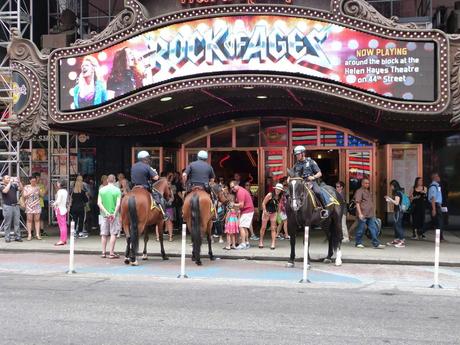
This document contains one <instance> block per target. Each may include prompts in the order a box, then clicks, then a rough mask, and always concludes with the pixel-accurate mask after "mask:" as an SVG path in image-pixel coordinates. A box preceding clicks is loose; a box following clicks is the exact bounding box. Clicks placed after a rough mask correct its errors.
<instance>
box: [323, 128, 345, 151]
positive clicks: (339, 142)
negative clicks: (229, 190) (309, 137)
mask: <svg viewBox="0 0 460 345" xmlns="http://www.w3.org/2000/svg"><path fill="white" fill-rule="evenodd" d="M320 140H321V146H340V147H342V146H344V145H345V134H344V133H343V132H340V131H335V130H332V129H328V128H321V136H320Z"/></svg>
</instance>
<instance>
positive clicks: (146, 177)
mask: <svg viewBox="0 0 460 345" xmlns="http://www.w3.org/2000/svg"><path fill="white" fill-rule="evenodd" d="M149 163H150V154H149V153H148V152H147V151H140V152H139V153H138V154H137V163H135V164H134V165H133V166H132V167H131V182H132V183H133V185H134V186H142V187H144V188H145V189H147V190H148V191H149V192H151V193H152V197H153V200H155V202H156V203H157V205H159V207H160V208H161V211H162V213H163V216H164V217H165V216H166V213H165V212H164V211H165V201H164V198H163V196H162V195H161V194H160V192H158V191H157V190H156V189H153V191H152V186H151V181H152V180H153V181H158V179H159V178H160V176H159V175H158V172H157V171H156V170H155V169H153V168H152V167H151V166H150V164H149Z"/></svg>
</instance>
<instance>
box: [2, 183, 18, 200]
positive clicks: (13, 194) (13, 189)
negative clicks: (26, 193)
mask: <svg viewBox="0 0 460 345" xmlns="http://www.w3.org/2000/svg"><path fill="white" fill-rule="evenodd" d="M5 188H6V185H2V186H0V191H1V192H2V197H3V204H5V205H9V206H11V205H17V203H18V185H17V184H15V183H14V184H13V183H12V184H11V185H10V190H9V191H8V193H3V190H4V189H5Z"/></svg>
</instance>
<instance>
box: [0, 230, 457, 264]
mask: <svg viewBox="0 0 460 345" xmlns="http://www.w3.org/2000/svg"><path fill="white" fill-rule="evenodd" d="M47 232H48V233H49V234H50V235H51V236H47V237H43V240H42V241H39V240H35V239H33V240H32V241H26V240H25V239H23V240H24V242H11V243H5V241H4V239H3V238H1V239H0V252H7V251H14V252H21V251H23V252H42V253H63V254H64V253H67V252H68V250H69V249H68V245H67V246H60V247H55V246H54V245H53V244H54V243H55V242H57V241H58V237H57V229H55V228H51V229H49V230H48V231H47ZM392 232H393V231H392V229H389V228H388V229H383V235H382V237H381V242H382V243H386V242H389V241H391V240H392V237H391V234H392ZM269 235H270V234H269V233H267V234H266V237H265V238H266V239H265V248H263V249H259V248H258V241H251V248H250V249H247V250H231V251H226V250H223V247H224V246H225V244H222V243H218V242H217V241H216V239H214V241H215V242H214V243H213V252H214V255H216V256H217V257H220V258H223V259H247V260H271V261H287V260H288V258H289V253H290V246H289V241H286V240H284V241H279V240H278V241H277V243H276V249H275V250H270V240H269ZM407 235H409V234H407ZM310 237H311V240H310V242H311V244H310V256H311V258H312V260H313V261H314V260H318V259H320V258H324V257H325V256H326V255H327V242H326V240H325V236H324V233H323V232H322V231H321V230H314V231H312V233H311V236H310ZM444 237H445V239H446V241H444V242H442V243H441V249H440V264H441V265H444V266H458V267H460V233H458V232H445V234H444ZM407 238H409V236H408V237H407ZM302 239H303V234H299V235H298V237H297V243H296V259H297V260H299V261H300V260H302V256H303V244H302ZM125 243H126V242H125V238H124V237H120V238H119V239H118V241H117V244H116V251H117V252H118V253H120V254H123V253H124V250H125V247H126V245H125ZM189 244H190V237H189V236H188V237H187V246H186V250H187V255H188V256H190V255H191V250H192V247H191V246H190V245H189ZM364 244H365V245H366V246H367V247H366V248H364V249H358V248H355V246H354V242H353V241H352V242H350V243H344V244H342V252H343V262H344V263H372V264H403V265H432V264H433V259H434V233H433V232H428V233H427V239H426V240H423V241H415V240H410V239H406V248H394V247H387V248H385V249H382V250H377V249H373V248H372V247H371V244H370V241H369V240H368V239H367V238H365V240H364ZM164 246H165V251H166V254H167V255H168V256H170V257H177V256H179V255H180V250H181V238H180V234H175V237H174V241H173V242H168V241H167V240H166V241H165V242H164ZM142 250H143V240H142V239H141V240H140V241H139V252H142ZM75 252H76V253H77V254H99V253H100V252H101V249H100V238H99V236H97V235H95V234H94V235H92V236H90V237H88V238H86V239H77V240H76V241H75ZM207 252H208V250H207V242H206V241H203V246H202V254H203V256H206V255H207ZM148 253H149V255H154V256H159V253H160V245H159V242H156V241H155V237H154V236H151V238H150V241H149V244H148ZM204 260H205V261H204V263H206V260H207V259H206V258H204Z"/></svg>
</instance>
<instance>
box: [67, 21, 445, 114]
mask: <svg viewBox="0 0 460 345" xmlns="http://www.w3.org/2000/svg"><path fill="white" fill-rule="evenodd" d="M436 50H437V49H436V44H435V43H434V42H432V41H429V40H424V41H413V40H398V39H388V38H381V37H378V36H376V35H371V34H368V33H364V32H360V31H356V30H353V29H350V28H346V27H344V26H341V25H338V24H333V23H328V22H324V21H319V20H313V19H305V18H296V17H285V16H261V15H252V16H231V17H230V16H226V17H218V18H210V19H200V20H193V21H188V22H184V23H178V24H173V25H168V26H165V27H162V28H159V29H154V30H150V31H147V32H145V33H142V34H139V35H137V36H134V37H132V38H130V39H128V40H126V41H124V42H121V43H118V44H116V45H113V46H111V47H109V48H106V49H103V50H99V51H97V52H94V53H92V54H88V55H83V56H77V57H70V58H65V59H61V60H60V61H59V88H58V90H59V100H60V103H59V109H60V110H61V111H73V110H76V109H86V108H94V107H97V106H98V105H100V104H104V103H107V102H110V101H111V100H112V99H116V98H117V97H123V96H125V95H126V94H128V93H130V92H134V91H136V90H139V89H142V88H146V87H150V86H154V85H159V84H161V83H164V82H168V81H172V80H178V79H183V78H189V77H193V76H199V75H210V74H221V73H235V72H238V73H244V72H254V71H255V72H269V73H273V74H282V75H288V74H289V75H294V76H298V77H302V78H313V79H318V80H327V81H328V82H330V83H337V84H341V85H344V86H347V87H349V88H353V89H356V90H360V91H362V92H365V93H367V94H371V95H378V96H381V97H383V98H388V99H394V100H404V101H408V102H410V101H418V102H433V101H435V100H436V97H437V91H436V88H435V87H434V86H435V85H436V83H437V74H436Z"/></svg>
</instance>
